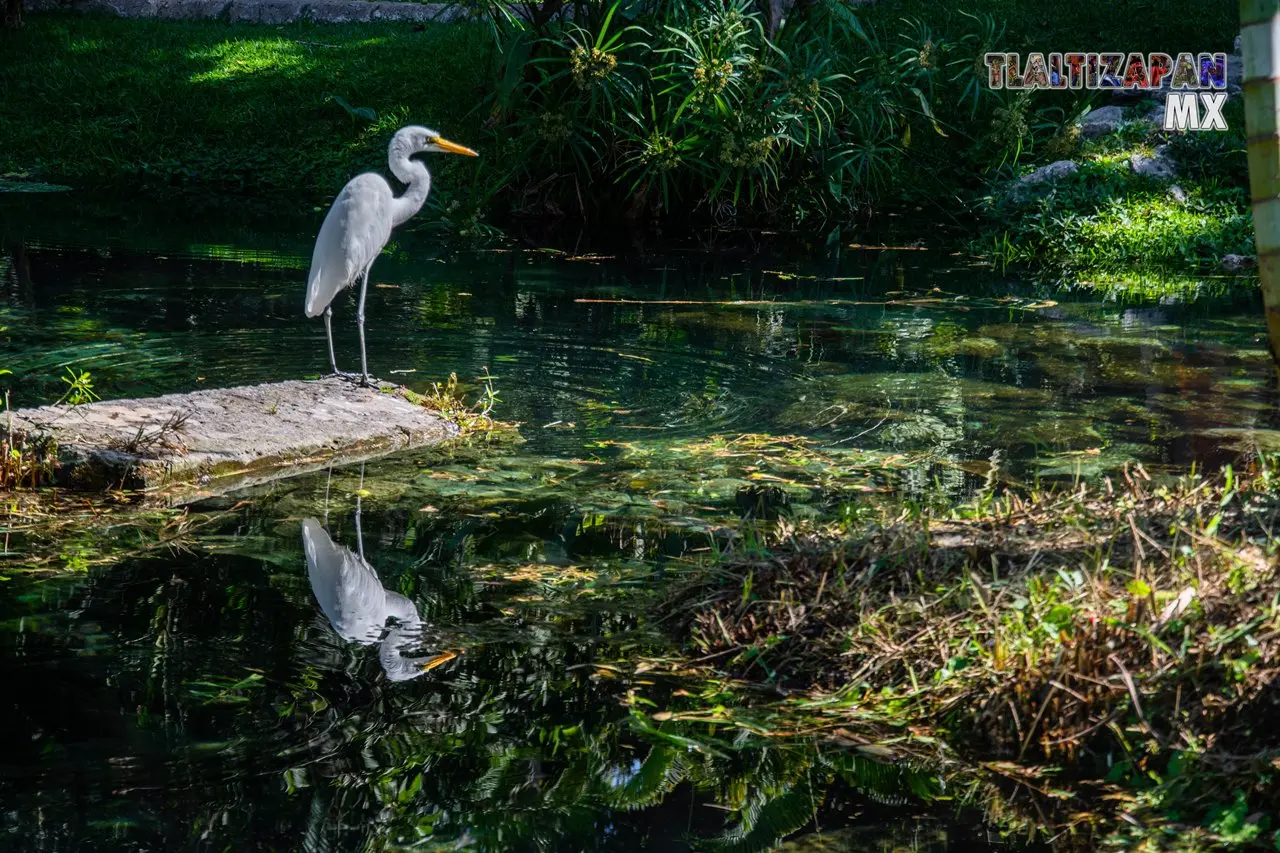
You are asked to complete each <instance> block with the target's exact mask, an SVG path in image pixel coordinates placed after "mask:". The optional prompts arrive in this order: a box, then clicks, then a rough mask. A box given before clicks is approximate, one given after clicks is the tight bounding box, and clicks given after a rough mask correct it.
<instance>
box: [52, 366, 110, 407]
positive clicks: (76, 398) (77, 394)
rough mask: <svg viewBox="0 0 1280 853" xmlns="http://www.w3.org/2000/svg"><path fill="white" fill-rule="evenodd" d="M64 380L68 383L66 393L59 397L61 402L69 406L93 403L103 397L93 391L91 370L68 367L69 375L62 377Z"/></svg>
mask: <svg viewBox="0 0 1280 853" xmlns="http://www.w3.org/2000/svg"><path fill="white" fill-rule="evenodd" d="M62 381H63V382H64V383H65V384H66V385H67V390H66V393H64V394H63V395H62V396H61V397H59V398H58V402H59V403H66V404H67V405H69V406H80V405H83V404H85V403H92V402H93V401H94V400H100V399H102V398H101V397H99V396H98V395H97V394H95V393H94V391H93V379H92V378H91V377H90V375H89V371H87V370H81V371H78V372H77V371H75V370H72V369H71V368H70V367H68V368H67V375H66V376H64V377H62Z"/></svg>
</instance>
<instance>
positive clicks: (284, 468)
mask: <svg viewBox="0 0 1280 853" xmlns="http://www.w3.org/2000/svg"><path fill="white" fill-rule="evenodd" d="M13 428H14V430H15V432H25V433H29V434H40V433H44V434H48V435H51V436H52V437H53V438H54V439H55V440H56V442H57V444H58V461H59V468H58V471H57V482H58V483H60V484H62V485H66V486H71V487H75V488H83V489H106V488H126V489H139V490H143V491H146V492H149V493H152V494H153V496H155V497H158V498H162V499H163V500H164V501H165V502H167V503H171V504H178V503H188V502H190V501H191V500H195V499H199V498H201V497H206V496H209V495H215V494H223V493H225V492H228V491H231V490H233V489H237V488H243V487H245V486H251V485H256V484H259V483H263V482H266V481H269V480H276V479H280V478H282V477H288V476H293V475H295V474H301V473H305V472H308V471H314V470H317V469H321V468H324V467H326V466H328V465H330V464H345V463H349V462H359V461H361V460H364V459H371V458H373V457H375V456H381V455H384V454H387V453H391V452H393V451H396V450H405V449H409V448H414V447H428V446H431V445H434V444H439V443H440V442H442V441H445V440H447V439H449V438H452V437H454V436H456V435H457V434H458V428H457V426H456V425H455V424H453V423H450V422H449V421H446V420H445V419H444V418H442V417H440V416H439V415H437V414H435V413H434V412H430V411H428V410H426V409H424V408H422V407H421V406H419V405H417V404H415V403H411V402H409V400H407V399H405V397H404V396H402V395H401V393H400V392H399V391H398V389H397V388H396V386H393V385H389V384H384V385H383V386H382V387H381V388H380V389H377V390H375V389H373V388H360V387H358V386H356V385H354V384H353V383H350V382H345V381H343V380H340V379H322V380H318V381H311V382H303V381H290V382H275V383H269V384H265V385H254V386H248V387H241V388H219V389H208V390H201V391H194V392H192V393H189V394H168V395H165V396H163V397H152V398H147V399H139V400H109V401H103V402H97V403H88V404H85V405H80V406H74V407H69V406H45V407H42V408H39V409H22V410H18V411H15V412H14V413H13Z"/></svg>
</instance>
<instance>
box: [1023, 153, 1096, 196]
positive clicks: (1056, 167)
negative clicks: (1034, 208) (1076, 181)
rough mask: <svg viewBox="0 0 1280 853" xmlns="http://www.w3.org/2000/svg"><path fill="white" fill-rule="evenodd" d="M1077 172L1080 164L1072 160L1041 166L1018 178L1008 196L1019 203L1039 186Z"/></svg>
mask: <svg viewBox="0 0 1280 853" xmlns="http://www.w3.org/2000/svg"><path fill="white" fill-rule="evenodd" d="M1079 170H1080V164H1079V163H1076V162H1074V161H1072V160H1058V161H1056V162H1053V163H1050V164H1049V165H1047V166H1041V167H1040V168H1039V169H1036V170H1035V171H1034V172H1032V173H1031V174H1029V175H1023V176H1022V177H1021V178H1018V181H1017V183H1015V184H1014V185H1013V190H1012V191H1011V192H1010V193H1009V195H1010V197H1012V198H1013V199H1014V200H1015V201H1020V200H1022V199H1024V198H1026V197H1027V195H1028V194H1030V193H1031V192H1032V191H1033V190H1034V189H1035V188H1036V187H1038V186H1040V185H1041V184H1046V183H1050V182H1052V181H1057V180H1060V179H1062V178H1065V177H1067V176H1068V175H1074V174H1075V173H1076V172H1077V171H1079Z"/></svg>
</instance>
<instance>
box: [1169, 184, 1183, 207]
mask: <svg viewBox="0 0 1280 853" xmlns="http://www.w3.org/2000/svg"><path fill="white" fill-rule="evenodd" d="M1169 195H1171V196H1173V200H1174V201H1176V202H1177V203H1178V204H1186V203H1187V191H1186V190H1184V189H1183V188H1182V187H1180V186H1178V185H1177V184H1174V185H1173V186H1171V187H1169Z"/></svg>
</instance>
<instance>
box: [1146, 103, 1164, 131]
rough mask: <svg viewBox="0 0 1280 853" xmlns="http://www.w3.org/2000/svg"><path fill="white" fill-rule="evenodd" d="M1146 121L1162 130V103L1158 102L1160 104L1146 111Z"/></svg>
mask: <svg viewBox="0 0 1280 853" xmlns="http://www.w3.org/2000/svg"><path fill="white" fill-rule="evenodd" d="M1147 121H1149V122H1151V123H1152V124H1154V125H1155V126H1156V127H1157V128H1159V129H1161V130H1163V129H1164V104H1160V106H1158V107H1156V108H1155V109H1154V110H1152V111H1151V112H1150V113H1148V114H1147Z"/></svg>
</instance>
